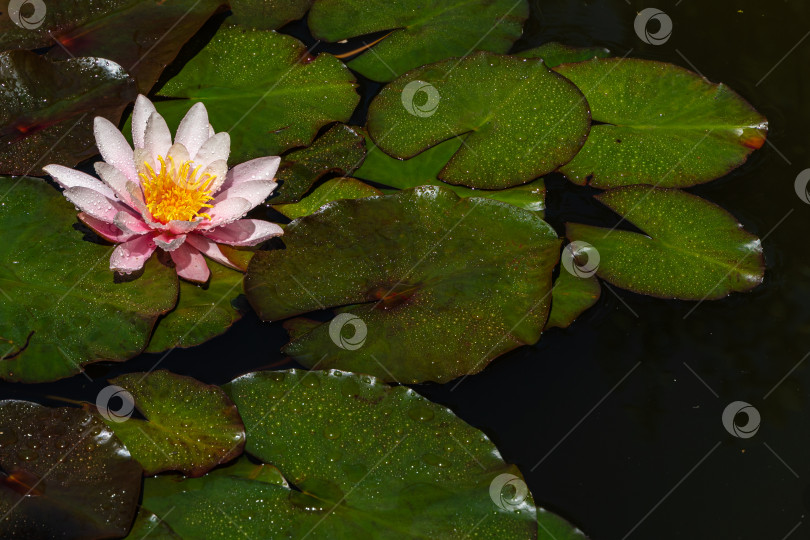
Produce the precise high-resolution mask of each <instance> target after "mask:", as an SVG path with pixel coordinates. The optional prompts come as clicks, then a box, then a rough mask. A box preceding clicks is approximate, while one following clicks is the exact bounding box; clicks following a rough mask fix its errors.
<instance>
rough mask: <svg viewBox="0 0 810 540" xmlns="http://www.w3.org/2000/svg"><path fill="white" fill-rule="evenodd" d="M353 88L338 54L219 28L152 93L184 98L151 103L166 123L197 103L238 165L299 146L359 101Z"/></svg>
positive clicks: (266, 34) (251, 32)
mask: <svg viewBox="0 0 810 540" xmlns="http://www.w3.org/2000/svg"><path fill="white" fill-rule="evenodd" d="M355 86H356V84H355V80H354V77H353V76H352V74H351V72H350V71H349V70H348V69H347V68H346V66H344V65H343V64H342V63H341V62H340V60H338V59H337V58H335V57H334V56H331V55H329V54H325V53H323V54H319V55H318V56H317V57H313V56H311V55H310V54H309V53H308V51H307V48H306V46H304V44H303V43H301V42H300V41H298V40H297V39H295V38H293V37H290V36H287V35H284V34H278V33H276V32H274V31H272V30H266V31H265V30H249V29H245V28H242V27H238V26H223V27H221V28H220V29H219V31H218V32H217V33H216V34H215V35H214V37H213V39H212V40H211V41H210V42H209V43H208V44H207V45H206V46H205V48H203V50H202V51H200V53H199V54H197V55H196V56H195V57H194V58H192V59H191V60H189V62H188V63H187V64H186V65H185V66H184V67H183V69H182V70H181V71H180V73H178V74H177V76H175V77H174V78H172V79H171V80H170V81H169V82H168V83H166V85H165V86H164V87H163V88H162V89H161V90H160V92H159V95H160V96H165V97H173V98H186V99H177V100H171V101H162V102H159V103H155V106H156V107H157V109H158V111H159V112H160V113H161V114H162V115H163V116H164V117H165V118H166V121H167V122H168V124H169V127H170V128H172V129H174V128H176V127H177V125H178V124H179V123H180V120H181V119H182V118H183V116H184V115H185V114H186V112H187V111H188V108H189V107H190V106H191V105H192V104H193V103H194V102H198V101H201V102H203V103H205V104H206V105H207V106H208V115H209V119H210V121H211V124H212V125H213V126H214V127H215V128H216V129H217V130H218V131H220V130H224V131H228V132H229V133H230V135H231V148H232V152H231V156H230V160H231V162H233V163H240V162H243V161H247V160H249V159H253V158H257V157H262V156H267V155H278V154H281V153H282V152H284V151H285V150H288V149H290V148H294V147H297V146H307V145H309V144H310V143H311V142H312V139H313V138H314V137H315V135H316V134H317V133H318V130H319V129H320V128H321V127H323V126H325V125H327V124H330V123H332V122H346V121H347V120H348V119H349V117H350V116H351V114H352V112H353V111H354V108H355V107H356V106H357V103H358V102H359V101H360V96H359V95H358V94H357V93H356V92H355V90H354V89H355Z"/></svg>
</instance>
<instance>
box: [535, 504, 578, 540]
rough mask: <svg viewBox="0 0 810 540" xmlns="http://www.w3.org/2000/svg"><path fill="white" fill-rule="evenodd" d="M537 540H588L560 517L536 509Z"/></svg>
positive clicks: (543, 509)
mask: <svg viewBox="0 0 810 540" xmlns="http://www.w3.org/2000/svg"><path fill="white" fill-rule="evenodd" d="M537 540H588V537H587V536H586V535H585V533H584V532H582V531H581V530H579V529H578V528H577V527H575V526H574V525H572V524H571V523H569V522H567V521H566V520H564V519H563V518H561V517H560V516H558V515H556V514H553V513H551V512H549V511H548V510H546V509H545V508H537Z"/></svg>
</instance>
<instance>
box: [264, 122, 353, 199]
mask: <svg viewBox="0 0 810 540" xmlns="http://www.w3.org/2000/svg"><path fill="white" fill-rule="evenodd" d="M363 139H364V138H363V135H362V133H359V132H358V131H357V130H355V129H354V128H351V127H349V126H347V125H344V124H337V125H335V126H332V127H331V128H329V130H328V131H327V132H326V133H324V134H323V135H321V136H320V137H318V138H317V139H315V141H314V142H313V143H312V144H311V145H310V146H308V147H307V148H302V149H300V150H294V151H292V152H290V153H288V154H286V155H285V156H284V157H283V161H282V162H281V166H280V167H279V171H278V174H277V175H276V181H277V182H279V183H280V184H281V185H280V186H279V187H278V189H276V190H275V192H273V197H272V199H271V202H272V203H273V204H282V203H291V202H296V201H300V200H301V197H303V196H304V194H306V192H307V191H309V189H310V188H311V187H312V186H313V185H315V182H317V181H318V180H319V179H320V178H321V177H323V176H324V175H325V174H327V173H332V172H336V173H340V174H342V175H346V176H347V175H350V174H351V173H352V172H354V171H355V169H357V167H359V166H360V164H361V163H363V158H364V157H365V155H366V149H365V144H364V142H363Z"/></svg>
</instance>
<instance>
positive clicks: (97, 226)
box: [79, 212, 137, 244]
mask: <svg viewBox="0 0 810 540" xmlns="http://www.w3.org/2000/svg"><path fill="white" fill-rule="evenodd" d="M79 219H80V220H81V221H82V223H84V224H85V225H87V226H88V227H90V228H91V229H93V231H95V232H96V234H98V235H99V236H101V237H102V238H103V239H105V240H107V241H108V242H112V243H113V244H120V243H121V242H126V241H127V240H130V239H132V238H134V237H135V236H137V235H134V234H129V233H125V232H123V231H122V230H121V229H119V228H118V227H116V226H115V225H113V224H112V223H106V222H104V221H101V220H99V219H96V218H94V217H93V216H88V215H87V214H85V213H84V212H79Z"/></svg>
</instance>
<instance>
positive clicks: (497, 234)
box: [245, 186, 559, 382]
mask: <svg viewBox="0 0 810 540" xmlns="http://www.w3.org/2000/svg"><path fill="white" fill-rule="evenodd" d="M284 244H285V249H279V250H273V251H264V252H259V253H257V254H256V256H255V257H254V258H253V260H252V261H251V264H250V266H249V268H248V275H247V276H246V277H245V291H246V294H247V296H248V299H249V300H250V301H251V304H252V305H253V306H254V308H255V309H256V311H257V312H258V313H259V316H260V317H261V318H262V319H264V320H269V321H272V320H279V319H286V318H288V317H291V316H294V315H299V314H303V313H307V312H309V311H313V310H317V309H321V308H323V307H334V306H344V305H349V304H362V305H360V306H355V307H353V308H352V309H351V314H349V313H343V314H342V319H341V320H338V319H334V320H333V323H332V324H322V325H321V326H319V327H318V328H316V329H315V330H313V331H311V332H309V333H307V334H305V335H303V336H300V337H299V338H298V339H297V340H296V341H294V342H292V343H291V344H290V345H288V346H287V347H286V349H285V352H286V353H287V354H289V355H290V356H293V357H294V358H296V359H297V360H298V361H299V362H301V363H303V364H304V365H306V366H308V367H312V366H314V365H318V366H319V367H332V366H335V367H340V368H346V369H352V370H354V371H358V372H362V373H371V374H373V375H376V376H379V377H380V378H383V379H385V380H389V381H390V380H397V381H401V382H418V381H424V380H435V381H447V380H450V379H453V378H455V377H458V376H460V375H464V374H467V373H475V372H478V371H480V370H481V369H483V368H484V366H486V364H487V363H489V361H491V360H492V359H493V358H496V357H497V356H499V355H500V354H503V353H505V352H507V351H509V350H511V349H514V348H515V347H518V346H520V345H523V344H527V343H534V342H536V341H537V340H538V339H539V337H540V332H541V330H542V328H543V324H544V323H545V319H546V315H547V313H548V306H549V300H550V298H549V297H550V294H549V293H550V290H551V271H552V269H553V268H554V266H555V265H556V263H557V260H558V253H559V240H558V239H557V236H556V234H555V233H554V231H553V229H552V228H551V227H550V226H549V225H548V224H547V223H545V222H544V221H543V220H542V219H540V218H539V217H537V216H536V215H535V214H533V213H531V212H527V211H525V210H522V209H520V208H517V207H515V206H512V205H508V204H504V203H500V202H496V201H492V200H489V199H482V198H478V197H472V198H467V199H459V198H458V197H457V196H456V195H455V194H453V193H452V192H451V191H450V190H448V189H443V188H438V187H434V186H425V187H420V188H415V189H410V190H406V191H402V192H399V193H397V194H395V195H388V196H384V197H376V198H366V199H355V200H342V201H337V202H334V203H331V204H329V205H328V206H327V207H326V208H322V209H321V210H320V211H319V212H317V213H315V214H313V215H311V216H307V217H305V218H300V219H297V220H295V221H293V222H292V223H290V224H289V225H288V226H287V229H286V231H285V235H284ZM346 317H355V319H354V321H355V322H349V323H348V324H346V323H345V321H343V323H341V321H342V320H343V319H345V318H346ZM358 318H359V319H358ZM358 321H359V322H358ZM353 326H354V327H355V328H357V327H358V326H362V328H363V329H366V328H367V336H366V337H365V341H362V338H363V335H361V334H358V335H357V336H355V338H352V337H351V330H350V329H351V328H352V327H353ZM344 327H345V330H346V332H347V333H348V335H349V336H348V337H346V336H345V335H344V334H342V333H341V332H340V330H341V329H342V328H344ZM330 328H332V332H331V333H332V334H333V335H332V336H330ZM335 329H336V331H337V334H335ZM353 339H354V340H356V341H352V340H353ZM358 342H359V343H360V347H359V348H358V346H356V343H358Z"/></svg>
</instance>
